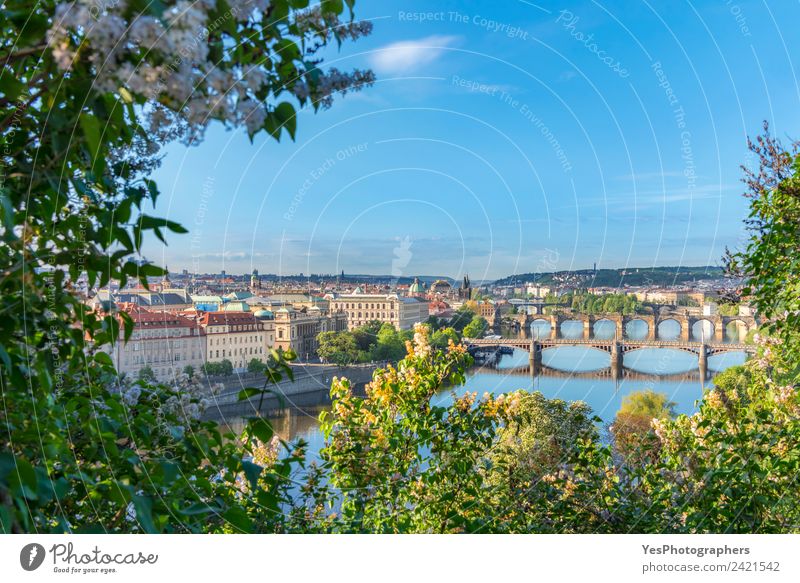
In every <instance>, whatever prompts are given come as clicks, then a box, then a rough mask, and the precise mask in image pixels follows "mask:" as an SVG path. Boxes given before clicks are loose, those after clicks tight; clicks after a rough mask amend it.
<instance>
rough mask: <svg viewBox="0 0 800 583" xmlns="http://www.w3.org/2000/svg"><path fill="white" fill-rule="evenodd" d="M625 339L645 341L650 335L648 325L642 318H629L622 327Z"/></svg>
mask: <svg viewBox="0 0 800 583" xmlns="http://www.w3.org/2000/svg"><path fill="white" fill-rule="evenodd" d="M623 329H624V331H625V338H629V339H630V340H646V339H647V338H648V336H649V334H650V323H649V322H648V321H647V320H645V319H644V318H637V317H636V316H633V317H631V318H630V319H628V320H627V321H626V322H625V326H624V327H623Z"/></svg>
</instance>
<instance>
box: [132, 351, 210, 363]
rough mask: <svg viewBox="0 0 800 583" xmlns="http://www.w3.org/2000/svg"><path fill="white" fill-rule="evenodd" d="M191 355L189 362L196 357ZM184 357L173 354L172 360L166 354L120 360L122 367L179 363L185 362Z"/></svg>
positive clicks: (135, 356) (193, 353) (179, 354)
mask: <svg viewBox="0 0 800 583" xmlns="http://www.w3.org/2000/svg"><path fill="white" fill-rule="evenodd" d="M191 354H192V357H191V359H190V360H194V359H195V357H196V355H197V353H195V352H192V353H191ZM184 357H185V355H184V354H183V353H180V352H176V353H174V354H173V356H172V358H170V355H169V354H166V353H163V354H155V355H140V354H134V355H133V356H132V357H131V358H127V357H125V358H123V359H122V364H123V365H128V364H142V365H144V364H150V363H156V362H180V361H181V360H185V358H184Z"/></svg>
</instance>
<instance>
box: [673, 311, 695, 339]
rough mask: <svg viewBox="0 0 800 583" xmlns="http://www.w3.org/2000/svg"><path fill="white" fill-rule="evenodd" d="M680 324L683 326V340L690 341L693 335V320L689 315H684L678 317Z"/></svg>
mask: <svg viewBox="0 0 800 583" xmlns="http://www.w3.org/2000/svg"><path fill="white" fill-rule="evenodd" d="M676 319H677V318H676ZM678 324H680V326H681V340H683V341H684V342H689V338H691V337H692V321H691V320H690V319H689V318H688V317H686V316H684V317H683V318H680V319H678Z"/></svg>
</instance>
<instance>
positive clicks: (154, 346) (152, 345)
mask: <svg viewBox="0 0 800 583" xmlns="http://www.w3.org/2000/svg"><path fill="white" fill-rule="evenodd" d="M191 345H192V343H191V342H187V343H186V347H187V348H188V347H189V346H191ZM126 346H131V347H132V348H133V351H134V352H139V351H140V350H142V351H147V350H162V351H164V350H173V349H179V348H183V341H182V340H169V341H168V340H162V341H161V342H134V343H132V344H128V345H126Z"/></svg>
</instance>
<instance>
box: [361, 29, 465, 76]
mask: <svg viewBox="0 0 800 583" xmlns="http://www.w3.org/2000/svg"><path fill="white" fill-rule="evenodd" d="M457 40H458V37H455V36H444V35H432V36H426V37H425V38H421V39H417V40H403V41H398V42H394V43H391V44H388V45H386V46H385V47H381V48H379V49H377V50H376V51H375V53H373V54H372V55H371V56H370V63H371V65H372V67H373V68H374V69H376V70H377V71H379V72H384V73H408V72H409V71H412V70H413V69H415V68H416V67H418V66H420V65H427V64H428V63H432V62H433V61H435V60H436V59H438V58H439V57H440V56H441V54H442V53H443V52H444V50H445V49H446V48H447V47H449V46H451V45H453V44H454V43H455V42H456V41H457Z"/></svg>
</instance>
